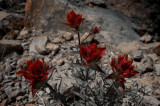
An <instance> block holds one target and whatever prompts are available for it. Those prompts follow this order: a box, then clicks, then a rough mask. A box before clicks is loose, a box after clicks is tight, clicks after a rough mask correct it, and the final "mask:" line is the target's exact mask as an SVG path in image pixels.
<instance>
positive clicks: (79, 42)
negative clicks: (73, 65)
mask: <svg viewBox="0 0 160 106" xmlns="http://www.w3.org/2000/svg"><path fill="white" fill-rule="evenodd" d="M77 34H78V45H79V55H80V58H81V63H82V56H81V53H80V47H81V41H80V34H79V31H77Z"/></svg>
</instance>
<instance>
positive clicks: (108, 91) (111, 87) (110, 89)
mask: <svg viewBox="0 0 160 106" xmlns="http://www.w3.org/2000/svg"><path fill="white" fill-rule="evenodd" d="M113 85H114V82H113V83H112V85H111V86H110V87H109V89H108V90H107V93H106V95H107V94H108V93H109V91H110V90H111V88H112V87H113Z"/></svg>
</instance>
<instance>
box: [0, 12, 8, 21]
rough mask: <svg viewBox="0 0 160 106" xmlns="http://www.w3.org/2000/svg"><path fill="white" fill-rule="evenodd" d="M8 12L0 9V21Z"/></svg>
mask: <svg viewBox="0 0 160 106" xmlns="http://www.w3.org/2000/svg"><path fill="white" fill-rule="evenodd" d="M8 15H9V14H8V13H6V12H4V11H0V21H1V20H2V19H3V18H5V17H6V16H8Z"/></svg>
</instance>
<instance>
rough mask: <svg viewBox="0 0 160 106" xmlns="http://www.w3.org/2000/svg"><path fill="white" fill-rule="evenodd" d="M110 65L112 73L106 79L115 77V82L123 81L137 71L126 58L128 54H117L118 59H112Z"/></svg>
mask: <svg viewBox="0 0 160 106" xmlns="http://www.w3.org/2000/svg"><path fill="white" fill-rule="evenodd" d="M110 64H111V67H112V70H113V73H112V74H110V75H109V76H108V77H107V79H115V80H116V81H117V82H122V83H123V82H125V81H126V80H125V78H131V77H133V76H135V75H136V74H138V73H139V72H138V71H136V70H134V66H132V61H131V60H128V54H124V55H123V56H121V55H120V56H118V60H117V61H116V59H115V58H114V59H112V61H111V63H110Z"/></svg>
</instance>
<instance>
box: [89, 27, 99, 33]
mask: <svg viewBox="0 0 160 106" xmlns="http://www.w3.org/2000/svg"><path fill="white" fill-rule="evenodd" d="M99 31H100V29H99V28H98V27H95V28H92V29H91V33H92V34H96V33H99Z"/></svg>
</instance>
